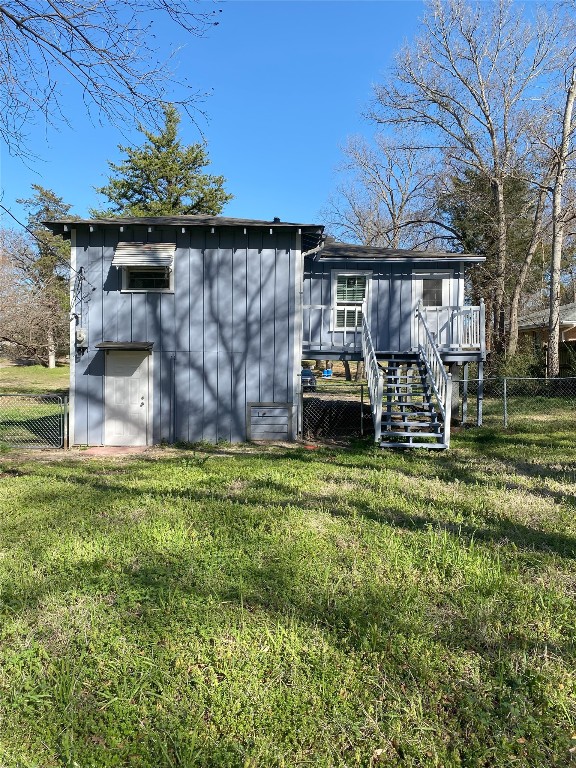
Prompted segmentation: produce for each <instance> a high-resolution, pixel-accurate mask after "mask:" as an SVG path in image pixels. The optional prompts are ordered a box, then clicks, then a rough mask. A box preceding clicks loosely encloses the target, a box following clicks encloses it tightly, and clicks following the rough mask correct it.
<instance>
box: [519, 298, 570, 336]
mask: <svg viewBox="0 0 576 768" xmlns="http://www.w3.org/2000/svg"><path fill="white" fill-rule="evenodd" d="M549 316H550V310H549V309H538V310H536V311H534V312H527V313H526V314H525V315H522V316H521V317H519V318H518V327H519V328H520V329H521V330H524V329H526V330H527V329H529V328H542V327H544V328H547V327H548V320H549ZM560 325H576V302H573V303H572V304H563V305H562V306H561V307H560Z"/></svg>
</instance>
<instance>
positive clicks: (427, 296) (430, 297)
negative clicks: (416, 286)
mask: <svg viewBox="0 0 576 768" xmlns="http://www.w3.org/2000/svg"><path fill="white" fill-rule="evenodd" d="M422 304H423V306H425V307H441V306H442V279H441V278H439V277H434V278H425V279H424V280H422Z"/></svg>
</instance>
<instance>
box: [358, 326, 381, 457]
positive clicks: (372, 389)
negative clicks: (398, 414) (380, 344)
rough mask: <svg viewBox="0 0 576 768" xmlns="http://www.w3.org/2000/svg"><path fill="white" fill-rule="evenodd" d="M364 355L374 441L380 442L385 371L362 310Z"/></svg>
mask: <svg viewBox="0 0 576 768" xmlns="http://www.w3.org/2000/svg"><path fill="white" fill-rule="evenodd" d="M362 355H363V357H364V366H365V368H366V379H367V381H368V391H369V393H370V410H371V412H372V421H373V423H374V442H376V443H377V442H379V441H380V438H381V433H382V398H383V395H384V372H383V371H382V368H381V367H380V366H379V365H378V360H377V358H376V352H375V350H374V345H373V343H372V334H371V333H370V328H369V326H368V321H367V320H366V312H362Z"/></svg>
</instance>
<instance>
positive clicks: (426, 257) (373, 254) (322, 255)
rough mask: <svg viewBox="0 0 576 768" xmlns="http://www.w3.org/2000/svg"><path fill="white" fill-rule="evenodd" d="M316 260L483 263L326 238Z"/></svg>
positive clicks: (460, 256) (458, 255)
mask: <svg viewBox="0 0 576 768" xmlns="http://www.w3.org/2000/svg"><path fill="white" fill-rule="evenodd" d="M316 258H318V259H347V260H348V259H371V260H374V261H376V260H378V261H381V260H383V259H386V261H472V262H481V261H485V257H484V256H477V255H476V254H474V253H447V252H446V251H410V250H406V249H403V248H377V247H374V246H368V245H352V244H350V243H338V242H336V241H335V240H333V239H332V238H330V237H328V238H326V243H325V245H324V248H322V250H321V251H320V252H319V253H318V254H317V256H316Z"/></svg>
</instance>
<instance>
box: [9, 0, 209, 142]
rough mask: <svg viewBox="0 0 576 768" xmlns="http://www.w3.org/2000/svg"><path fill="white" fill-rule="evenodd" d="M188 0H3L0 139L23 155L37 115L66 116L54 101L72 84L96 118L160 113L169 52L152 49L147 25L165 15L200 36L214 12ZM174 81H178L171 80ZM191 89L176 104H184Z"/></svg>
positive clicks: (119, 118)
mask: <svg viewBox="0 0 576 768" xmlns="http://www.w3.org/2000/svg"><path fill="white" fill-rule="evenodd" d="M197 8H198V6H197V5H196V3H191V2H189V0H140V2H139V3H138V4H134V3H132V2H130V0H94V2H91V3H86V2H84V0H46V1H45V2H44V0H5V2H3V3H1V4H0V138H1V139H2V140H3V141H4V142H5V143H6V144H7V145H8V146H9V147H10V149H11V151H12V152H14V153H16V154H22V153H24V152H25V149H24V148H25V142H24V139H25V135H26V127H27V125H28V124H29V123H30V122H32V121H34V120H35V119H36V117H37V115H38V114H41V115H43V116H44V117H45V118H46V119H47V120H48V121H55V120H59V119H63V120H68V119H70V118H69V115H67V114H65V113H64V110H63V108H62V107H61V103H60V98H61V95H62V91H63V90H65V89H66V88H69V87H70V86H71V85H77V86H79V88H80V90H81V92H82V98H83V101H84V106H85V108H86V109H87V110H88V111H89V112H90V113H92V112H94V113H95V116H96V117H100V116H104V117H106V118H107V119H111V120H112V121H116V122H121V121H123V120H125V119H127V118H128V119H130V121H133V119H134V117H135V116H136V117H137V118H138V120H139V121H140V122H146V118H147V116H148V117H156V116H159V115H161V111H160V107H161V103H162V100H163V99H166V95H165V89H166V86H167V84H168V81H169V80H170V71H169V67H168V66H167V60H168V59H169V58H170V52H167V51H166V50H163V51H161V50H158V47H157V44H156V41H155V34H154V31H153V25H154V23H155V22H157V21H159V20H160V19H161V18H162V17H168V18H169V19H171V20H172V21H173V22H174V23H175V24H177V25H179V26H180V27H182V28H184V29H185V30H186V31H188V32H190V33H195V34H201V33H202V31H203V30H204V29H205V28H206V27H207V26H209V25H212V24H214V23H216V21H215V14H216V13H217V11H208V12H198V10H197ZM179 84H182V82H181V80H180V79H179ZM191 96H192V91H191V90H189V91H188V92H186V93H185V94H184V95H183V96H182V99H181V100H180V101H178V100H174V101H175V103H180V104H183V106H184V108H187V107H188V105H189V104H190V101H191Z"/></svg>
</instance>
